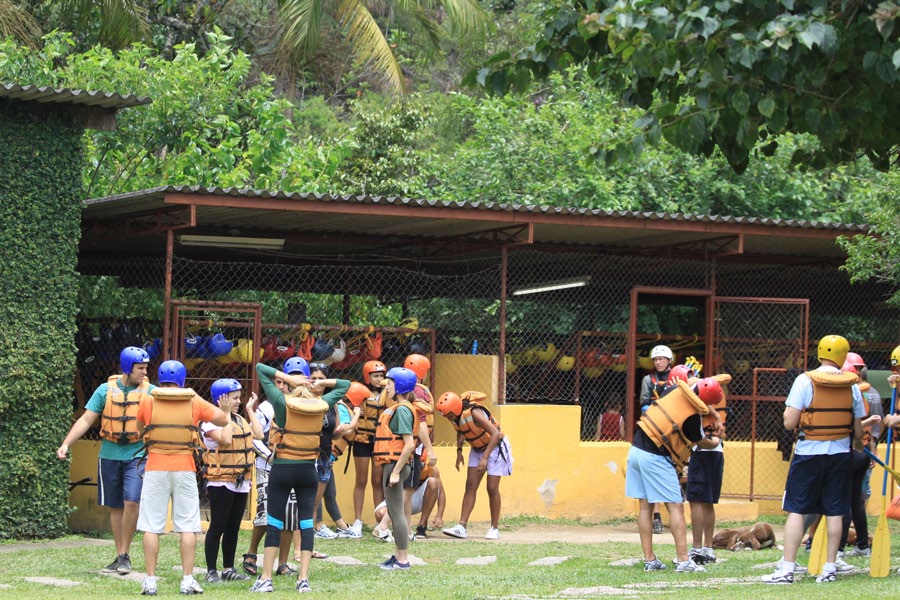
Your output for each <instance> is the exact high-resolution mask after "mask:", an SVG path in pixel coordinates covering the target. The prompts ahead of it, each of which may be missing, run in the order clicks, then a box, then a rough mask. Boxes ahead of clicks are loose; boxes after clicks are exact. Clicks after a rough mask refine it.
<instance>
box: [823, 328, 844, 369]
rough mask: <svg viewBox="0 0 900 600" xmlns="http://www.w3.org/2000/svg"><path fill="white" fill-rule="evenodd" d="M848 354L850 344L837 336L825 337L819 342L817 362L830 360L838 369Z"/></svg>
mask: <svg viewBox="0 0 900 600" xmlns="http://www.w3.org/2000/svg"><path fill="white" fill-rule="evenodd" d="M848 352H850V342H848V341H847V339H846V338H844V337H842V336H839V335H826V336H825V337H823V338H822V339H821V340H819V360H820V361H821V360H830V361H831V362H833V363H835V364H836V365H837V366H838V367H839V368H840V366H841V365H843V364H844V361H845V360H846V359H847V353H848Z"/></svg>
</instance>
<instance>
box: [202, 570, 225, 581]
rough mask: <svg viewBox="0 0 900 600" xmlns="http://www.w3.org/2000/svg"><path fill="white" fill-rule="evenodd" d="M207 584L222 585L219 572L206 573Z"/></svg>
mask: <svg viewBox="0 0 900 600" xmlns="http://www.w3.org/2000/svg"><path fill="white" fill-rule="evenodd" d="M206 583H222V578H221V577H219V572H218V571H207V572H206Z"/></svg>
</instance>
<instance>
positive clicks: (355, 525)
mask: <svg viewBox="0 0 900 600" xmlns="http://www.w3.org/2000/svg"><path fill="white" fill-rule="evenodd" d="M362 528H363V522H362V521H360V520H359V519H357V520H355V521H353V525H351V526H350V529H352V530H353V531H355V532H356V535H358V536H360V537H362Z"/></svg>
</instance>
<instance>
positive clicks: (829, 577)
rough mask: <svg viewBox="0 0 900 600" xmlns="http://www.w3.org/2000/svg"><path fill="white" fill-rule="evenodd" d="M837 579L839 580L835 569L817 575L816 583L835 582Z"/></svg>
mask: <svg viewBox="0 0 900 600" xmlns="http://www.w3.org/2000/svg"><path fill="white" fill-rule="evenodd" d="M835 581H837V574H836V573H835V572H834V571H831V572H830V573H822V574H821V575H819V576H818V577H816V583H833V582H835Z"/></svg>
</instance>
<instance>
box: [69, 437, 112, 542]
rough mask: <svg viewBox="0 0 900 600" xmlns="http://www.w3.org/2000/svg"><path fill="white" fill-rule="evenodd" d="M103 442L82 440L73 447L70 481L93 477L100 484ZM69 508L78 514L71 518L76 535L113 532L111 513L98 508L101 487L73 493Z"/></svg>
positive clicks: (80, 489) (75, 489) (70, 521)
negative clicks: (99, 461)
mask: <svg viewBox="0 0 900 600" xmlns="http://www.w3.org/2000/svg"><path fill="white" fill-rule="evenodd" d="M99 453H100V442H88V441H85V440H79V441H77V442H75V443H74V444H73V445H72V466H71V468H70V470H69V481H80V480H81V479H84V478H85V477H90V483H93V484H96V483H97V456H98V454H99ZM69 506H71V507H72V508H74V509H75V510H74V511H73V512H72V514H71V515H69V528H70V529H71V530H72V531H109V510H108V509H107V508H105V507H103V506H100V505H99V504H97V486H96V485H79V486H76V487H75V488H73V489H72V491H71V492H70V493H69Z"/></svg>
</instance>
